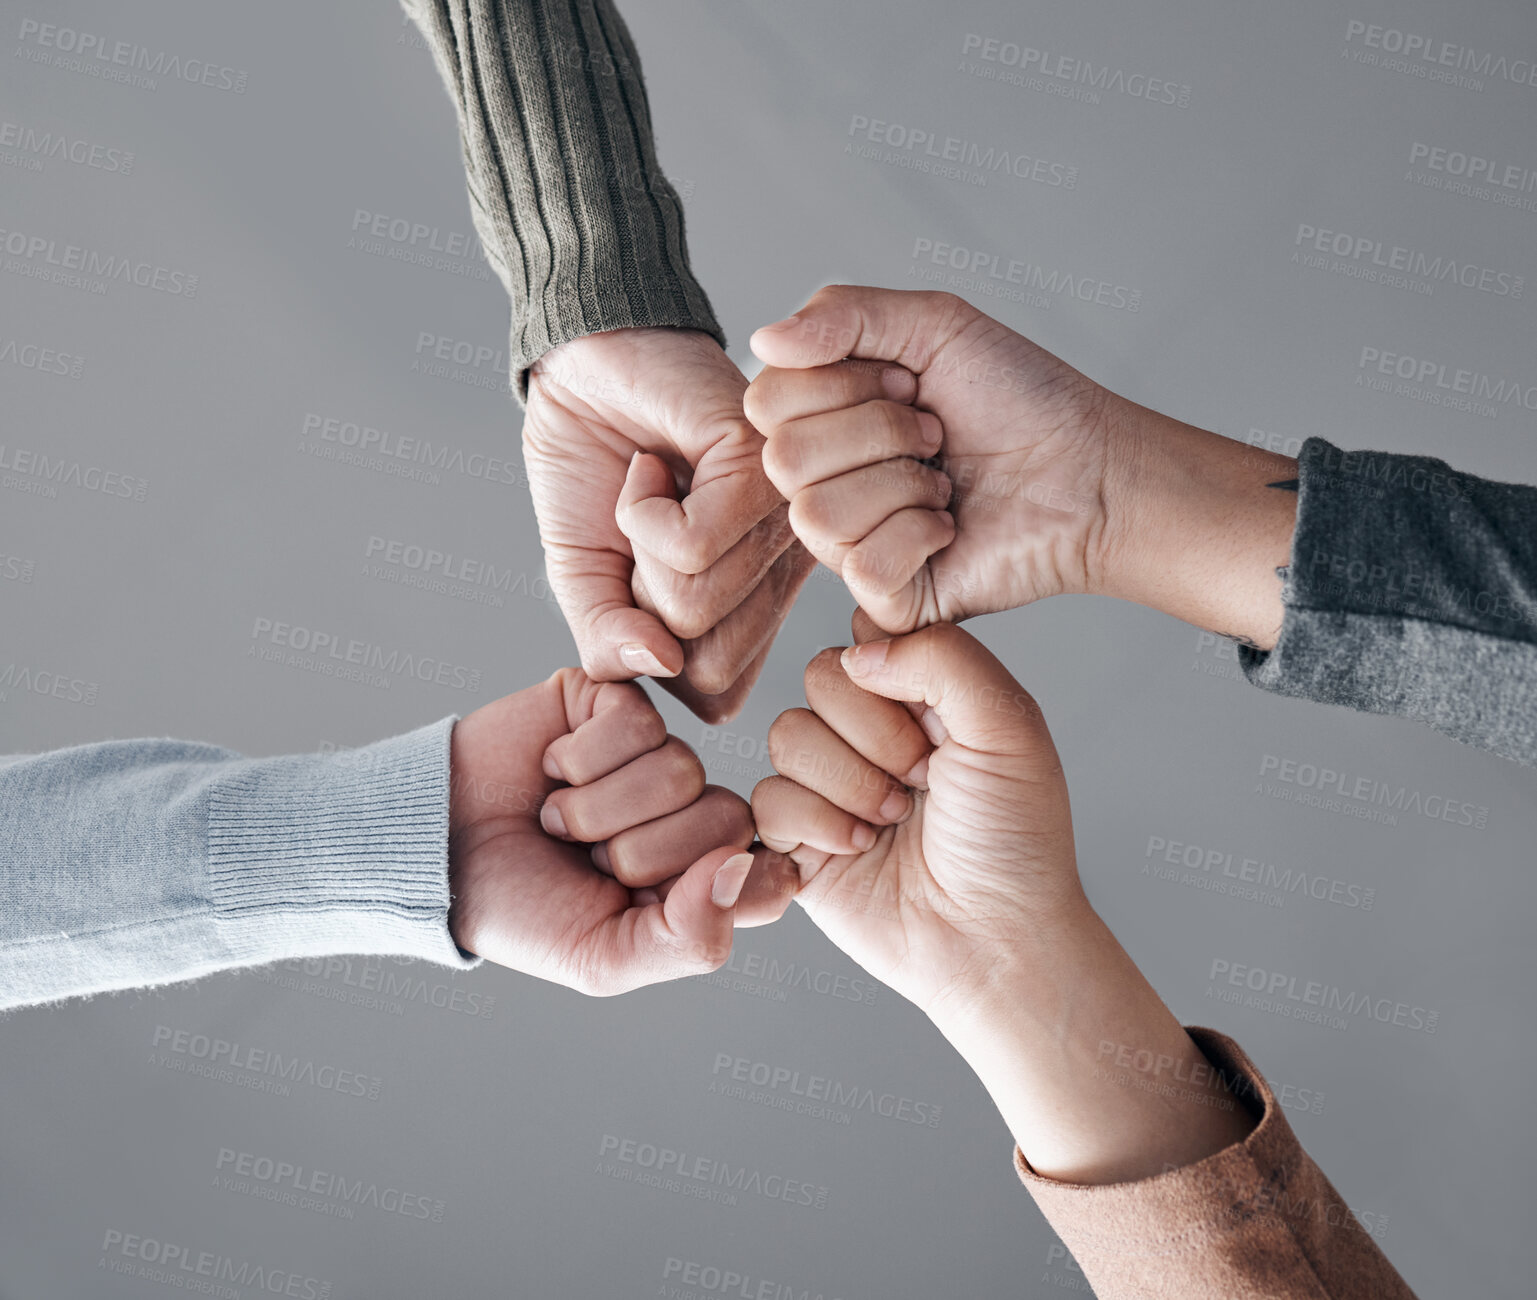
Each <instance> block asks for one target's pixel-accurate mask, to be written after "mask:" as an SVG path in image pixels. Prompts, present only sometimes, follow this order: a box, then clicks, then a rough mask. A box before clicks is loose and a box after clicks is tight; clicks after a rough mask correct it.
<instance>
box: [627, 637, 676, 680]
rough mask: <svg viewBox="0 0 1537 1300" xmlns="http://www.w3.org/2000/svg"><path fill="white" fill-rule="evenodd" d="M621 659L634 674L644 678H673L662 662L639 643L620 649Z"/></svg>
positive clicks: (632, 643) (635, 642) (634, 642)
mask: <svg viewBox="0 0 1537 1300" xmlns="http://www.w3.org/2000/svg"><path fill="white" fill-rule="evenodd" d="M619 658H620V659H621V660H622V661H623V663H624V666H625V667H626V668H628V669H629V670H630V671H631V672H632V673H638V674H639V675H640V676H642V677H671V676H672V674H671V673H670V672H668V671H667V669H666V667H665V666H664V665H663V663H662V661H661V660H660V659H658V658H657V657H656V656H655V655H654V654H652V653H651V651H650V650H648V649H647V648H646V647H645V646H644V645H642V644H641V643H640V642H639V641H632V642H631V643H630V644H629V645H624V646H620V647H619Z"/></svg>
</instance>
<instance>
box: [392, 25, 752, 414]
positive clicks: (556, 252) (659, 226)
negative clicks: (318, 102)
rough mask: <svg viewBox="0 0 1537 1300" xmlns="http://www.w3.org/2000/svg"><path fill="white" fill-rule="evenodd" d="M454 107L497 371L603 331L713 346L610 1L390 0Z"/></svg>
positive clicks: (524, 369) (635, 59) (706, 305)
mask: <svg viewBox="0 0 1537 1300" xmlns="http://www.w3.org/2000/svg"><path fill="white" fill-rule="evenodd" d="M401 3H402V5H403V6H404V8H405V10H406V12H407V13H408V14H409V15H410V16H411V18H412V19H413V20H414V21H415V23H416V25H417V26H418V27H419V28H420V29H421V32H422V34H423V36H424V37H425V38H426V41H427V43H428V45H429V46H430V48H431V49H432V53H433V59H434V61H435V62H436V63H437V65H438V71H439V72H440V73H441V74H442V76H443V79H444V82H445V84H446V85H447V87H448V91H449V94H450V96H451V98H452V99H453V102H454V107H455V109H456V111H457V113H458V116H459V138H460V143H461V146H462V151H463V155H464V170H465V177H466V180H467V183H468V187H469V195H470V210H471V214H472V217H473V219H474V222H475V229H476V232H477V233H478V234H479V237H480V242H481V245H482V246H483V248H484V249H485V253H486V258H487V260H488V261H489V262H490V264H491V265H492V267H493V268H494V269H495V270H496V273H497V275H498V276H500V277H501V281H502V284H503V286H505V288H506V290H507V295H508V297H509V298H510V299H511V302H512V332H511V342H510V347H509V355H508V371H509V373H510V374H511V375H512V376H513V382H514V388H515V391H516V393H517V396H518V399H519V400H520V401H523V400H526V398H527V395H528V367H529V366H531V365H532V364H533V363H534V362H535V361H537V360H538V359H539V357H541V356H542V355H543V354H544V353H546V352H548V351H549V350H550V349H551V348H553V347H556V346H558V345H559V344H561V343H564V342H566V341H567V340H568V339H573V338H578V337H580V336H582V335H584V334H595V333H597V332H599V331H601V330H615V329H624V328H627V327H631V326H651V325H672V326H680V327H683V328H688V329H699V330H704V331H706V332H708V333H710V334H712V335H714V336H715V338H716V340H717V341H718V342H720V343H721V344H722V346H724V344H725V337H724V335H723V334H722V332H721V328H720V325H719V324H718V323H717V321H716V319H715V315H714V313H713V312H712V311H711V309H710V302H709V299H708V298H706V296H705V293H704V290H703V289H701V288H700V286H699V282H698V281H697V280H696V279H695V278H694V275H693V272H692V271H691V270H690V269H689V264H688V251H687V246H686V244H685V241H684V231H683V207H682V205H681V204H680V203H679V202H678V195H677V192H676V191H675V190H674V189H673V186H672V185H671V183H670V182H669V181H668V180H667V178H666V177H665V176H664V175H662V170H661V167H660V166H659V164H658V163H657V158H656V146H655V141H654V139H653V136H652V130H651V111H650V108H649V106H648V104H647V102H646V87H645V83H644V81H643V80H642V78H641V69H640V58H639V55H638V54H637V53H636V49H635V44H634V42H633V41H632V40H631V38H630V33H629V31H628V29H627V28H626V27H625V25H624V20H623V19H622V18H620V16H619V12H618V10H616V9H615V8H614V6H613V4H612V3H611V2H610V0H401Z"/></svg>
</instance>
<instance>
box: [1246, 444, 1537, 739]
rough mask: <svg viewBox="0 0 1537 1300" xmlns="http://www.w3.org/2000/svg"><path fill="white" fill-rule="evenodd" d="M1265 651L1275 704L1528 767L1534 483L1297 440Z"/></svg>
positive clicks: (1534, 719)
mask: <svg viewBox="0 0 1537 1300" xmlns="http://www.w3.org/2000/svg"><path fill="white" fill-rule="evenodd" d="M1298 494H1299V495H1298V501H1297V528H1296V533H1295V535H1294V537H1293V539H1292V552H1291V562H1290V564H1289V565H1288V566H1287V568H1286V569H1285V570H1284V571H1283V575H1284V581H1283V587H1282V593H1281V598H1282V602H1283V604H1284V606H1285V616H1284V621H1283V622H1282V625H1281V634H1280V638H1279V639H1278V640H1277V642H1276V645H1275V648H1274V649H1273V650H1271V651H1268V652H1266V651H1259V650H1253V649H1250V648H1247V647H1240V648H1239V660H1240V663H1241V664H1242V667H1243V671H1244V674H1245V676H1246V677H1247V678H1248V679H1249V680H1250V681H1251V682H1253V683H1254V684H1255V685H1256V686H1259V687H1262V688H1263V689H1265V690H1269V691H1275V692H1277V693H1278V694H1281V695H1297V696H1304V697H1306V698H1308V699H1314V700H1321V701H1323V702H1324V703H1327V704H1342V705H1345V706H1347V707H1348V708H1353V709H1363V710H1365V711H1367V712H1370V713H1396V714H1399V715H1401V716H1403V717H1407V718H1415V719H1417V720H1418V721H1420V722H1423V723H1426V724H1427V725H1429V726H1431V727H1434V728H1435V729H1436V730H1437V731H1441V732H1444V733H1445V734H1447V735H1448V736H1452V737H1455V738H1456V739H1457V740H1460V741H1464V742H1465V743H1467V744H1470V745H1477V746H1478V747H1479V748H1481V749H1488V750H1492V751H1493V752H1494V753H1496V754H1500V755H1502V756H1503V757H1505V758H1511V759H1514V760H1515V761H1516V762H1518V763H1525V764H1528V765H1534V766H1537V488H1532V487H1526V486H1523V485H1521V484H1516V483H1495V482H1492V481H1490V480H1488V479H1482V478H1476V477H1474V476H1473V475H1471V474H1464V473H1460V472H1459V471H1457V470H1454V469H1452V468H1451V466H1449V465H1447V464H1446V463H1445V462H1444V461H1440V460H1435V459H1433V458H1431V457H1428V456H1399V455H1393V454H1390V453H1388V452H1380V451H1361V452H1344V451H1341V450H1340V449H1339V448H1338V447H1335V446H1333V445H1332V444H1330V443H1328V442H1325V441H1324V440H1323V439H1322V438H1309V439H1308V440H1307V441H1306V442H1305V443H1304V444H1303V446H1302V452H1301V455H1300V456H1299V457H1298Z"/></svg>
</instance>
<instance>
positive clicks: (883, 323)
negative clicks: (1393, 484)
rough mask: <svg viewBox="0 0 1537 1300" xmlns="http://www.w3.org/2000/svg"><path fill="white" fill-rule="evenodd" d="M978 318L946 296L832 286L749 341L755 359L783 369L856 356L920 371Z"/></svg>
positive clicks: (971, 309)
mask: <svg viewBox="0 0 1537 1300" xmlns="http://www.w3.org/2000/svg"><path fill="white" fill-rule="evenodd" d="M981 315H982V313H981V312H979V311H978V310H977V309H976V308H975V307H973V306H971V305H970V304H969V303H967V302H965V301H963V300H962V299H960V298H957V297H956V296H955V295H954V294H950V293H934V292H931V291H928V290H912V289H872V288H867V287H864V286H861V285H850V284H832V285H828V286H827V287H826V288H825V289H820V290H818V291H817V293H816V294H815V295H813V297H812V299H811V301H810V302H808V303H807V304H806V305H805V306H804V307H802V308H801V309H800V311H798V312H796V313H795V315H793V316H791V317H789V318H788V319H786V320H782V321H779V322H778V323H777V324H774V325H765V326H764V327H763V328H762V329H760V330H758V331H757V332H756V333H755V334H754V335H753V336H752V339H751V346H752V350H753V353H754V355H756V356H757V357H758V359H759V360H760V361H763V362H764V363H766V364H767V365H771V366H779V367H781V368H784V369H789V370H804V369H807V368H809V367H811V366H826V365H831V364H832V363H833V362H834V361H842V360H844V359H845V358H846V357H859V358H862V359H864V360H867V361H895V362H897V363H899V364H900V365H903V366H906V367H907V369H909V370H911V371H912V372H913V373H914V374H922V372H923V371H925V370H927V369H928V368H929V366H930V364H932V362H933V360H934V357H935V356H936V354H937V353H938V352H939V350H940V349H941V348H943V347H944V346H945V345H946V344H947V343H949V342H950V341H951V340H953V339H954V338H955V336H956V335H957V334H958V333H959V332H960V331H961V330H962V329H963V328H965V326H967V325H968V324H970V323H971V322H972V321H975V320H976V319H977V318H978V317H980V316H981Z"/></svg>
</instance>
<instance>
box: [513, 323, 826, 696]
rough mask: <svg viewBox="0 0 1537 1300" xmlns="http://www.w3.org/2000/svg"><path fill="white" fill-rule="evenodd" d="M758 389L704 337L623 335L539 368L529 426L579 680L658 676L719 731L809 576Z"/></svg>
mask: <svg viewBox="0 0 1537 1300" xmlns="http://www.w3.org/2000/svg"><path fill="white" fill-rule="evenodd" d="M746 387H747V381H746V380H745V379H744V378H743V377H742V374H741V372H740V371H739V370H738V369H737V368H736V366H735V365H733V364H732V362H731V361H730V359H729V358H728V357H727V356H726V354H725V353H724V352H723V351H721V349H720V347H719V345H718V344H716V342H715V341H714V340H713V339H711V338H710V337H709V336H708V335H707V334H703V333H700V332H699V331H697V330H680V329H625V330H615V331H611V332H609V333H603V334H591V335H587V336H585V337H583V338H578V339H573V340H571V341H570V342H568V343H564V344H562V345H561V346H560V347H558V348H555V349H553V350H552V351H550V352H548V353H546V354H545V355H544V356H543V357H541V358H540V359H539V361H538V362H537V363H536V364H535V365H534V367H533V368H532V370H531V372H530V375H529V387H528V408H527V413H526V415H525V417H524V421H523V450H524V459H525V462H526V464H527V468H528V475H529V482H530V487H531V490H532V493H533V501H534V510H535V513H536V514H537V515H538V518H539V533H540V537H541V539H542V541H543V544H544V551H545V562H546V565H547V569H548V575H549V581H550V585H551V587H552V588H553V590H554V592H555V597H556V599H557V600H558V601H559V602H560V607H561V610H562V612H563V613H564V614H565V616H566V621H567V623H569V624H570V626H571V632H572V635H573V636H574V637H575V639H576V644H577V648H578V650H579V651H580V654H581V659H582V666H583V668H584V669H585V670H586V671H587V673H588V674H589V675H590V676H591V677H593V678H594V679H596V680H600V681H614V680H621V679H625V678H631V677H637V676H642V675H650V676H653V677H656V678H658V679H659V680H661V682H662V684H663V686H664V687H666V689H668V690H669V691H671V692H672V694H674V695H676V696H677V697H678V698H679V699H680V700H682V701H683V702H684V703H685V704H687V705H688V706H689V708H691V709H692V710H693V711H694V712H695V713H697V714H698V715H699V716H700V717H702V718H704V719H705V720H706V721H708V722H711V723H718V722H722V721H725V720H726V719H728V718H730V717H732V716H734V715H735V714H736V712H737V711H738V710H739V709H740V708H741V705H742V701H743V700H744V699H746V697H747V693H748V691H749V690H751V688H752V685H753V683H754V682H755V681H756V680H757V677H758V673H759V672H760V671H761V669H762V667H763V661H764V659H765V658H767V656H768V651H769V647H770V646H771V645H772V643H773V640H774V636H775V634H776V633H777V632H778V630H779V625H780V624H781V623H782V622H783V621H784V618H785V615H786V614H787V613H788V612H789V609H790V606H791V605H792V604H793V603H794V600H795V596H796V594H797V592H798V591H799V590H800V587H801V584H802V583H803V582H804V581H805V578H806V575H807V573H808V572H809V571H810V569H811V564H812V561H811V559H810V557H809V556H807V555H806V554H805V552H804V551H803V550H802V548H801V547H800V546H799V545H798V544H797V543H796V542H795V539H794V535H793V534H792V532H791V530H790V527H789V523H788V521H787V519H786V513H787V507H786V505H785V503H784V501H783V500H782V499H781V498H780V496H779V494H778V492H776V491H775V490H774V487H773V485H772V484H770V483H769V481H768V480H767V479H766V478H765V477H764V474H763V469H762V463H761V448H762V445H763V439H762V438H761V437H760V436H759V434H758V433H757V431H756V430H754V429H753V427H752V426H751V425H750V424H749V423H748V422H747V420H746V417H745V416H744V415H743V414H742V393H743V391H744V390H745V389H746ZM680 495H681V496H682V498H683V499H682V500H681V501H679V500H678V497H679V496H680Z"/></svg>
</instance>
